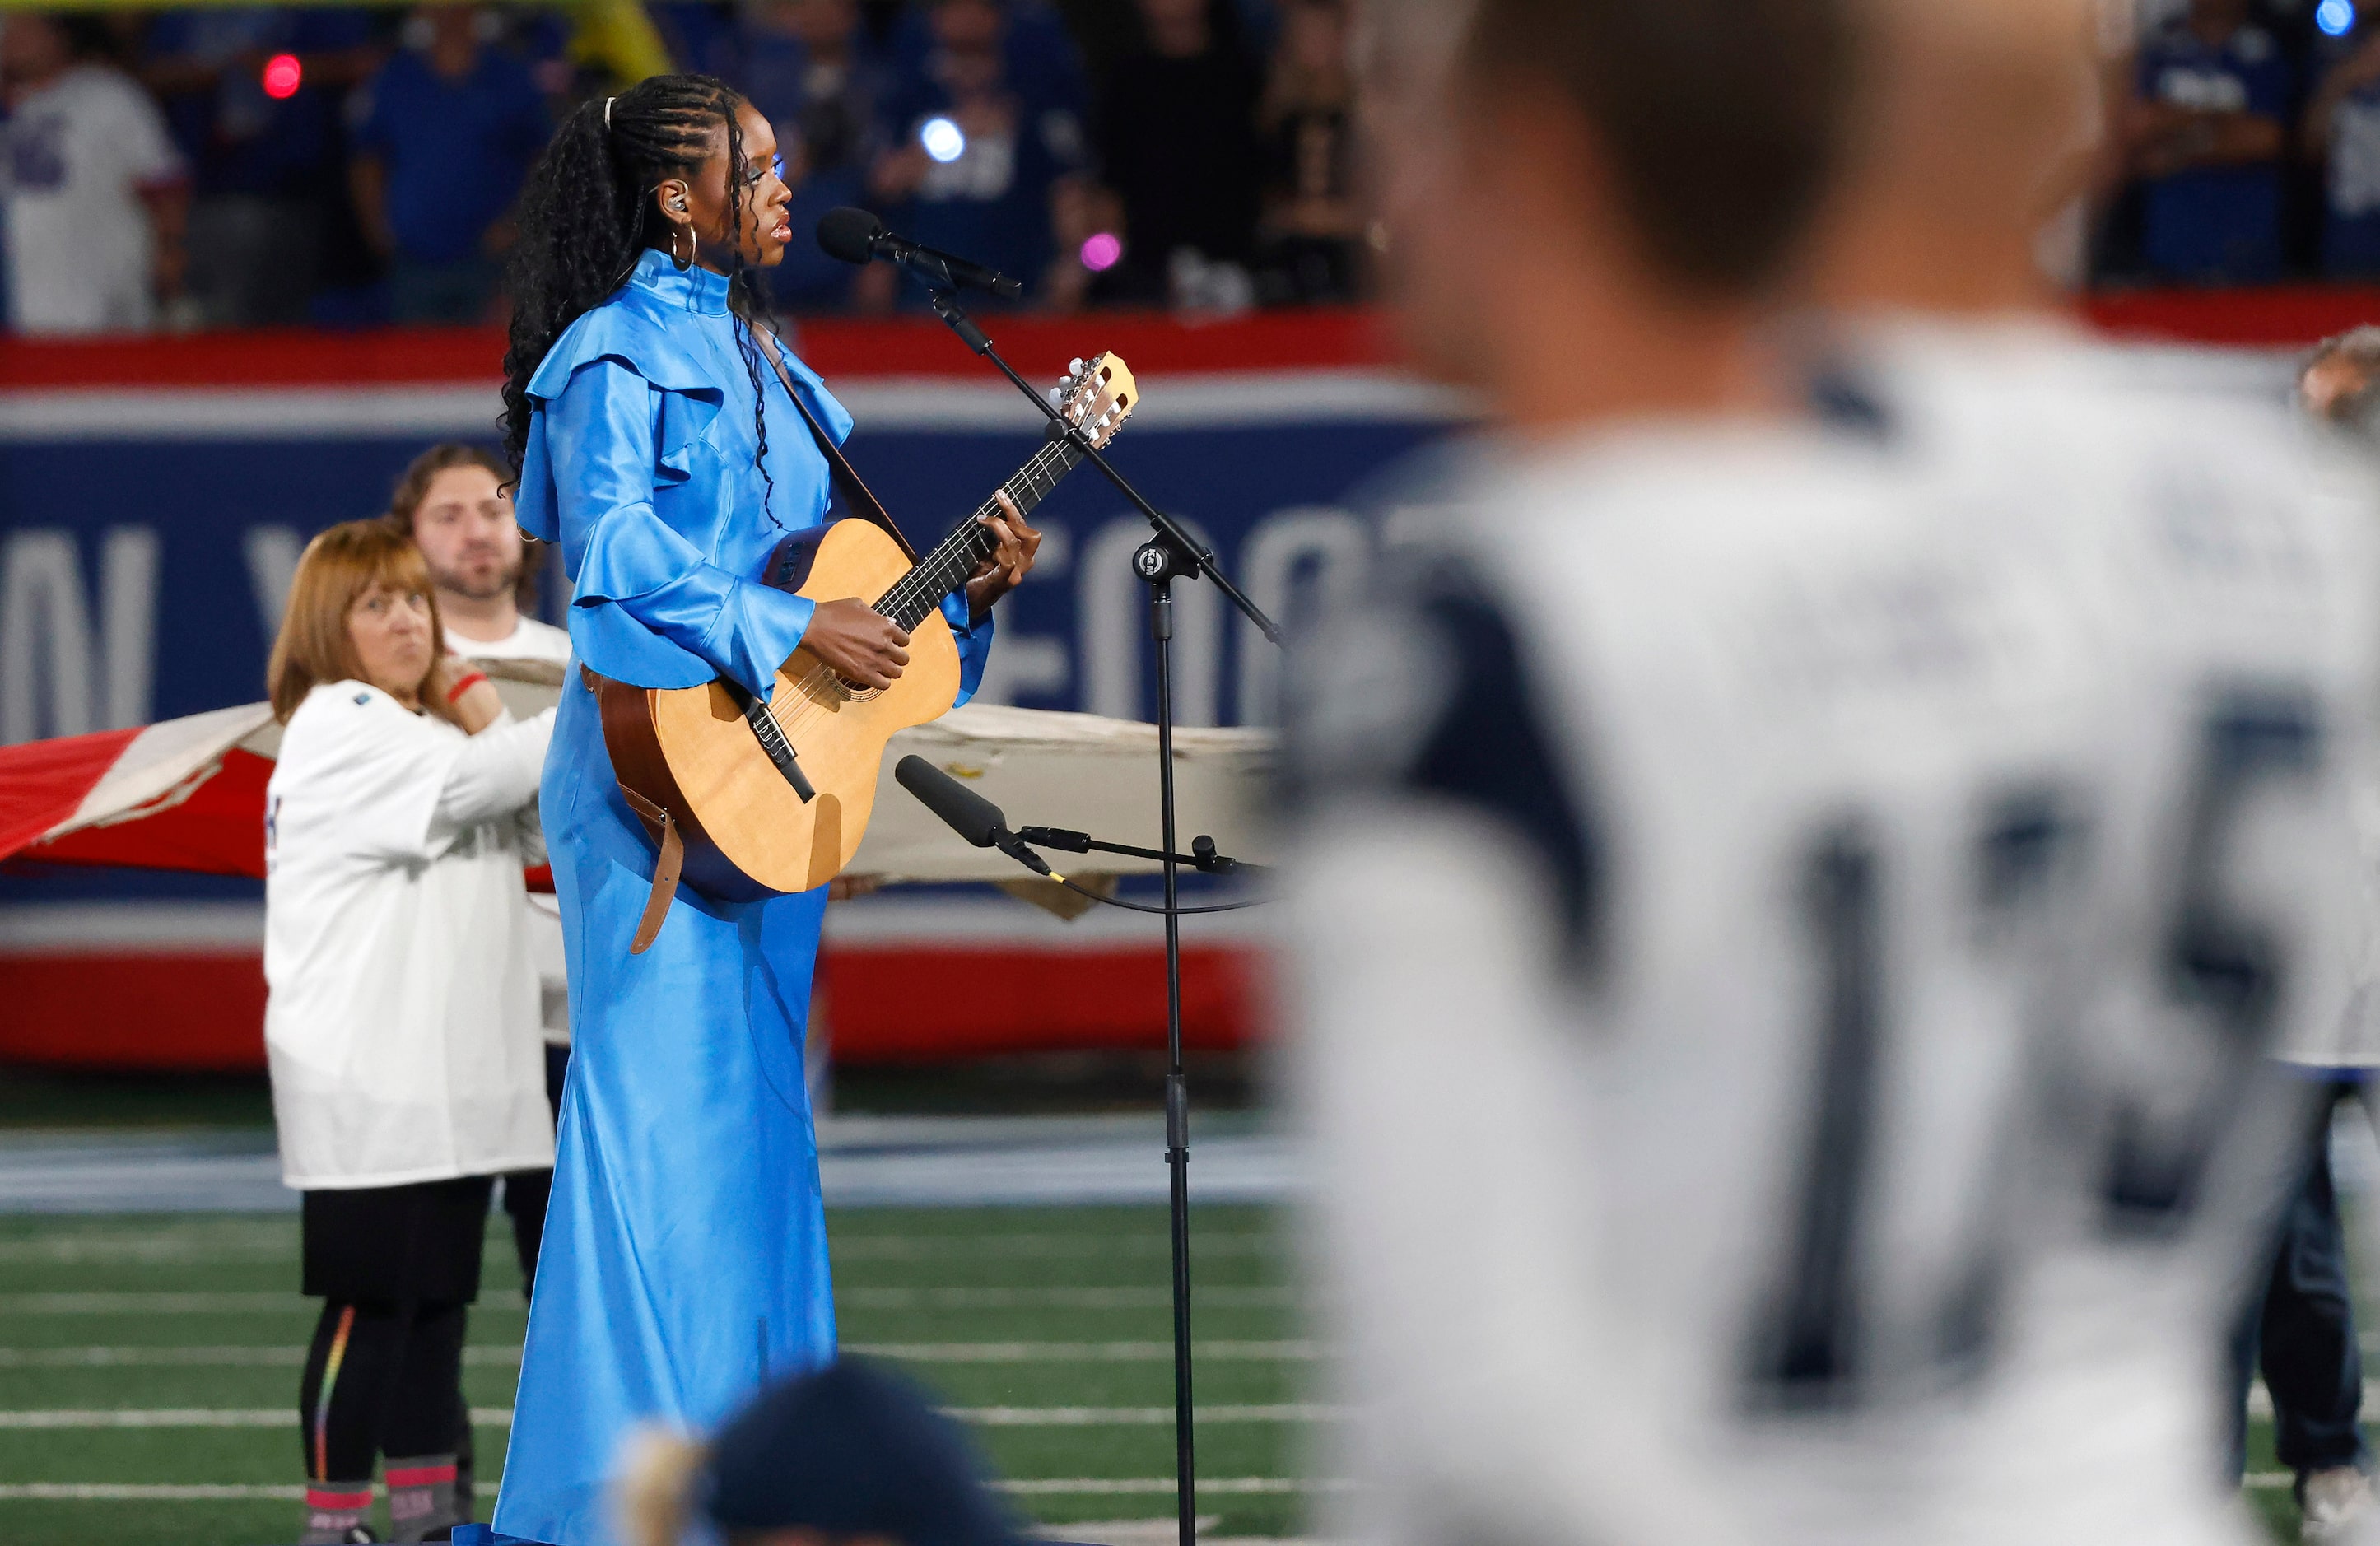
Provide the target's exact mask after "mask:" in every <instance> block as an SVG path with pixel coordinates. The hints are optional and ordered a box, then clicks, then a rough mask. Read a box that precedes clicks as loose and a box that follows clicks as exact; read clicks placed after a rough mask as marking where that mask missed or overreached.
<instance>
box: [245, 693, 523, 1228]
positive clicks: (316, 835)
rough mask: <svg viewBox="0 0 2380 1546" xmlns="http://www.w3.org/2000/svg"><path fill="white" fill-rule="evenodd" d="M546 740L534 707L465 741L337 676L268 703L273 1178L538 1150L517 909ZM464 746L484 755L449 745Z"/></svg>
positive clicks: (508, 1161)
mask: <svg viewBox="0 0 2380 1546" xmlns="http://www.w3.org/2000/svg"><path fill="white" fill-rule="evenodd" d="M552 732H553V715H552V713H551V712H547V713H544V714H540V715H539V716H538V717H537V718H536V719H534V720H531V721H529V722H528V723H527V724H511V723H509V722H505V723H502V724H499V725H497V726H494V727H492V728H490V729H488V730H486V731H483V732H482V733H481V735H480V736H479V737H477V740H478V741H480V742H485V743H486V745H485V747H484V749H483V748H481V747H480V746H477V745H475V744H474V738H473V737H468V736H465V735H464V734H463V732H462V731H461V730H459V729H457V728H455V726H454V725H452V724H447V723H446V722H445V721H443V720H441V719H437V718H434V717H432V716H431V715H427V714H415V713H411V712H407V710H406V709H404V708H403V707H402V706H400V705H399V704H398V703H397V702H396V700H394V699H392V698H390V697H389V696H388V695H387V694H385V693H383V692H382V691H380V690H379V689H378V688H372V687H370V686H367V685H366V684H364V683H361V682H354V681H347V682H333V683H327V684H325V685H323V686H321V687H318V688H315V689H314V690H313V691H312V692H310V693H309V694H308V695H307V696H306V700H305V701H304V702H302V703H300V704H299V705H298V707H297V712H296V713H295V714H293V715H291V716H290V720H289V726H288V729H287V730H286V732H285V734H284V735H283V736H282V742H281V756H280V761H279V764H278V766H276V767H275V768H274V770H273V779H272V782H271V783H270V784H269V785H267V787H266V792H265V883H264V918H265V932H264V976H265V982H266V985H267V987H268V988H269V989H270V997H269V998H268V1000H267V1002H266V1005H265V1012H264V1040H265V1047H266V1051H267V1053H269V1055H270V1058H271V1065H272V1072H273V1120H274V1123H275V1125H276V1126H277V1127H278V1128H279V1129H280V1139H281V1169H282V1179H283V1181H284V1182H285V1184H286V1185H288V1186H290V1187H296V1188H297V1189H300V1190H311V1189H337V1188H346V1187H394V1186H403V1185H406V1184H407V1183H410V1182H416V1181H435V1180H443V1179H448V1178H451V1177H454V1176H458V1175H498V1174H502V1173H504V1172H506V1171H516V1170H537V1169H542V1168H545V1167H547V1166H550V1165H552V1164H553V1117H552V1115H551V1114H550V1112H549V1111H548V1109H547V1106H546V1100H545V1057H544V1053H543V1051H542V1049H541V1047H540V1038H539V1033H538V992H537V977H536V972H535V969H534V968H533V966H532V965H531V961H530V956H529V950H528V938H527V935H528V919H527V916H526V914H525V913H524V912H523V910H522V907H521V895H522V885H521V866H522V862H523V859H524V858H525V856H526V854H527V853H528V852H531V851H534V849H533V846H532V845H533V839H532V838H531V837H530V835H529V834H531V833H532V832H533V831H534V822H535V815H534V805H533V801H534V800H535V798H536V794H537V780H536V769H537V766H538V764H539V762H540V761H541V760H542V757H543V749H544V743H545V741H546V739H547V738H548V737H549V736H551V735H552ZM482 750H484V751H485V752H488V753H494V754H497V755H496V756H495V757H493V758H491V757H488V756H484V755H482V756H473V755H468V754H469V753H478V752H481V751H482Z"/></svg>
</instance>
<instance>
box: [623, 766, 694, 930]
mask: <svg viewBox="0 0 2380 1546" xmlns="http://www.w3.org/2000/svg"><path fill="white" fill-rule="evenodd" d="M620 795H621V797H622V798H624V799H625V800H626V801H627V802H628V809H630V810H634V811H635V812H636V813H637V815H639V816H642V817H643V818H644V819H645V820H646V821H648V822H660V823H661V828H662V853H661V858H659V859H657V860H656V861H654V864H653V889H652V890H651V891H650V893H649V894H647V895H646V897H645V916H644V917H643V918H642V919H638V920H637V937H636V938H635V939H634V940H631V941H630V942H629V943H628V954H629V955H631V956H642V955H643V954H644V953H645V952H646V951H647V950H648V949H650V948H651V946H652V943H653V941H655V940H656V939H659V938H660V937H661V932H662V924H664V923H666V922H668V921H669V908H670V902H671V900H672V898H674V897H675V896H676V895H677V881H678V877H679V876H680V875H681V874H684V873H685V871H686V840H685V839H684V838H682V837H680V836H679V835H678V834H677V821H676V819H675V818H674V817H673V816H671V815H670V813H669V811H668V810H666V809H664V808H663V807H662V806H658V805H655V804H654V803H653V802H652V801H650V800H649V799H647V798H645V797H644V796H642V795H640V794H638V793H637V792H636V791H635V790H634V789H631V788H629V787H628V786H627V785H625V784H623V785H620Z"/></svg>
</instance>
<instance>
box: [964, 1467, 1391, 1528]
mask: <svg viewBox="0 0 2380 1546" xmlns="http://www.w3.org/2000/svg"><path fill="white" fill-rule="evenodd" d="M995 1485H997V1486H998V1487H999V1489H1000V1490H1001V1491H1003V1492H1008V1493H1012V1494H1014V1495H1015V1496H1017V1497H1023V1498H1038V1497H1050V1496H1056V1495H1080V1496H1086V1497H1088V1496H1095V1495H1100V1494H1149V1493H1154V1494H1160V1495H1162V1496H1165V1497H1169V1498H1170V1497H1172V1496H1173V1479H1172V1477H1170V1476H1167V1477H1154V1476H1151V1477H1112V1478H1111V1477H1064V1478H1050V1479H1035V1480H1031V1481H1002V1482H999V1483H996V1484H995ZM1353 1490H1354V1483H1353V1482H1346V1481H1308V1480H1305V1479H1302V1478H1298V1477H1271V1476H1226V1477H1200V1478H1199V1479H1198V1495H1199V1496H1200V1497H1202V1498H1226V1497H1236V1498H1258V1497H1273V1496H1280V1495H1285V1494H1290V1493H1297V1492H1346V1491H1353ZM1052 1528H1063V1527H1052Z"/></svg>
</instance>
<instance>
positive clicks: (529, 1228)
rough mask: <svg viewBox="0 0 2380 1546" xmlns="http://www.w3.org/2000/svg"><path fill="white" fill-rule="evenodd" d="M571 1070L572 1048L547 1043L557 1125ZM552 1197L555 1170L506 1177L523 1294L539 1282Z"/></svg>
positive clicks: (548, 1086)
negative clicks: (539, 1254) (540, 1253)
mask: <svg viewBox="0 0 2380 1546" xmlns="http://www.w3.org/2000/svg"><path fill="white" fill-rule="evenodd" d="M569 1071H570V1049H569V1048H568V1047H557V1046H554V1045H553V1043H551V1042H548V1043H547V1044H546V1049H545V1103H546V1104H547V1105H548V1106H549V1107H551V1108H552V1109H553V1122H554V1126H555V1127H556V1128H557V1129H559V1128H560V1126H562V1085H563V1080H564V1077H565V1075H567V1074H568V1073H569ZM552 1198H553V1172H552V1171H550V1170H516V1171H515V1172H513V1173H512V1174H511V1175H507V1176H505V1177H504V1211H505V1212H506V1213H508V1214H510V1215H511V1216H512V1221H513V1251H514V1254H515V1255H516V1256H518V1257H519V1258H520V1270H521V1297H522V1298H524V1299H526V1298H528V1296H529V1290H530V1289H532V1288H533V1287H535V1286H536V1284H537V1248H538V1244H539V1242H540V1241H541V1240H543V1239H544V1238H545V1205H546V1203H547V1202H548V1201H549V1200H550V1199H552Z"/></svg>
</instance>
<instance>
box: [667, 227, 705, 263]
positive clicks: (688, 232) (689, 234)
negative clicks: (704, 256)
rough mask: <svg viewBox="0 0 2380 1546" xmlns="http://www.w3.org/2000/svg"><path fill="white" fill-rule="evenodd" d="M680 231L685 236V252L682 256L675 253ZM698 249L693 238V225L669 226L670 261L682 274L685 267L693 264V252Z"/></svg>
mask: <svg viewBox="0 0 2380 1546" xmlns="http://www.w3.org/2000/svg"><path fill="white" fill-rule="evenodd" d="M681 232H683V233H684V234H685V236H686V256H685V257H683V258H681V257H679V256H678V255H677V238H678V236H679V234H680V233H681ZM698 250H699V248H698V245H697V243H696V242H695V240H694V227H693V226H691V225H673V226H671V227H670V262H673V263H675V264H676V265H677V271H678V272H679V273H680V274H684V273H685V272H686V270H687V269H690V268H692V267H693V266H694V257H695V253H696V252H697V251H698Z"/></svg>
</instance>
